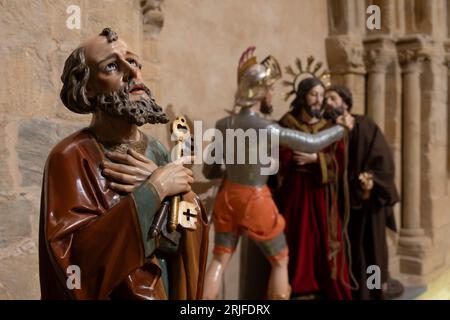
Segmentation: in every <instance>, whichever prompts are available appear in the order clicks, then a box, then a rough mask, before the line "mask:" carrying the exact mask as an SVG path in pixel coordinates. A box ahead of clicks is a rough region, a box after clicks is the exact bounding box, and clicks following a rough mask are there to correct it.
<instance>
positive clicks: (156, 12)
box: [141, 0, 164, 37]
mask: <svg viewBox="0 0 450 320" xmlns="http://www.w3.org/2000/svg"><path fill="white" fill-rule="evenodd" d="M163 1H164V0H142V1H141V10H142V15H143V23H144V28H143V29H144V35H147V36H150V37H156V36H157V35H158V34H159V33H160V32H161V29H162V27H163V25H164V15H163V12H162V3H163Z"/></svg>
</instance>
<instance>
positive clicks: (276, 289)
mask: <svg viewBox="0 0 450 320" xmlns="http://www.w3.org/2000/svg"><path fill="white" fill-rule="evenodd" d="M288 261H289V257H288V256H286V257H284V258H281V259H279V260H270V264H271V266H272V270H271V272H270V277H269V286H268V287H269V288H268V290H267V298H268V299H269V300H288V299H289V298H290V295H291V286H290V285H289V276H288Z"/></svg>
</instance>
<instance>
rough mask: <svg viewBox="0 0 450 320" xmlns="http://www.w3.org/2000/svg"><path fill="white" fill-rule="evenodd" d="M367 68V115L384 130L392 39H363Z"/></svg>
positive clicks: (391, 60) (393, 50) (392, 54)
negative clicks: (387, 76)
mask: <svg viewBox="0 0 450 320" xmlns="http://www.w3.org/2000/svg"><path fill="white" fill-rule="evenodd" d="M364 50H365V52H364V62H365V64H366V70H367V110H366V111H367V115H368V116H369V117H371V118H372V120H374V121H375V123H376V124H377V125H378V126H379V127H380V129H381V131H383V132H384V128H385V119H386V73H387V70H388V67H389V66H390V65H391V63H392V62H393V59H394V57H395V56H396V52H395V44H394V39H392V38H390V37H387V36H377V37H370V38H367V39H365V40H364Z"/></svg>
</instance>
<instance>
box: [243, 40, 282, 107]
mask: <svg viewBox="0 0 450 320" xmlns="http://www.w3.org/2000/svg"><path fill="white" fill-rule="evenodd" d="M254 51H255V47H249V48H247V50H245V51H244V53H242V55H241V59H240V60H239V66H238V89H237V91H236V95H235V105H237V106H241V107H249V106H252V105H253V104H255V103H257V102H258V101H261V100H262V99H263V98H264V97H265V96H266V94H267V91H268V90H269V89H270V87H271V86H272V85H273V84H274V83H275V82H276V81H277V80H278V79H280V78H281V68H280V65H279V64H278V61H277V60H276V59H275V58H274V57H273V56H271V55H269V56H268V57H267V58H265V59H264V60H263V61H261V63H258V62H257V60H256V57H255V56H254Z"/></svg>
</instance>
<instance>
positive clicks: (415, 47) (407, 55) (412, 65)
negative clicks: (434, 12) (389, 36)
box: [397, 35, 432, 72]
mask: <svg viewBox="0 0 450 320" xmlns="http://www.w3.org/2000/svg"><path fill="white" fill-rule="evenodd" d="M431 45H432V41H431V40H430V39H429V38H428V37H425V36H421V35H415V36H409V37H405V38H401V39H399V41H398V42H397V52H398V62H399V64H400V66H401V67H402V71H403V72H420V71H421V67H422V62H424V61H426V60H429V59H430V56H431V51H432V50H431Z"/></svg>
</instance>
